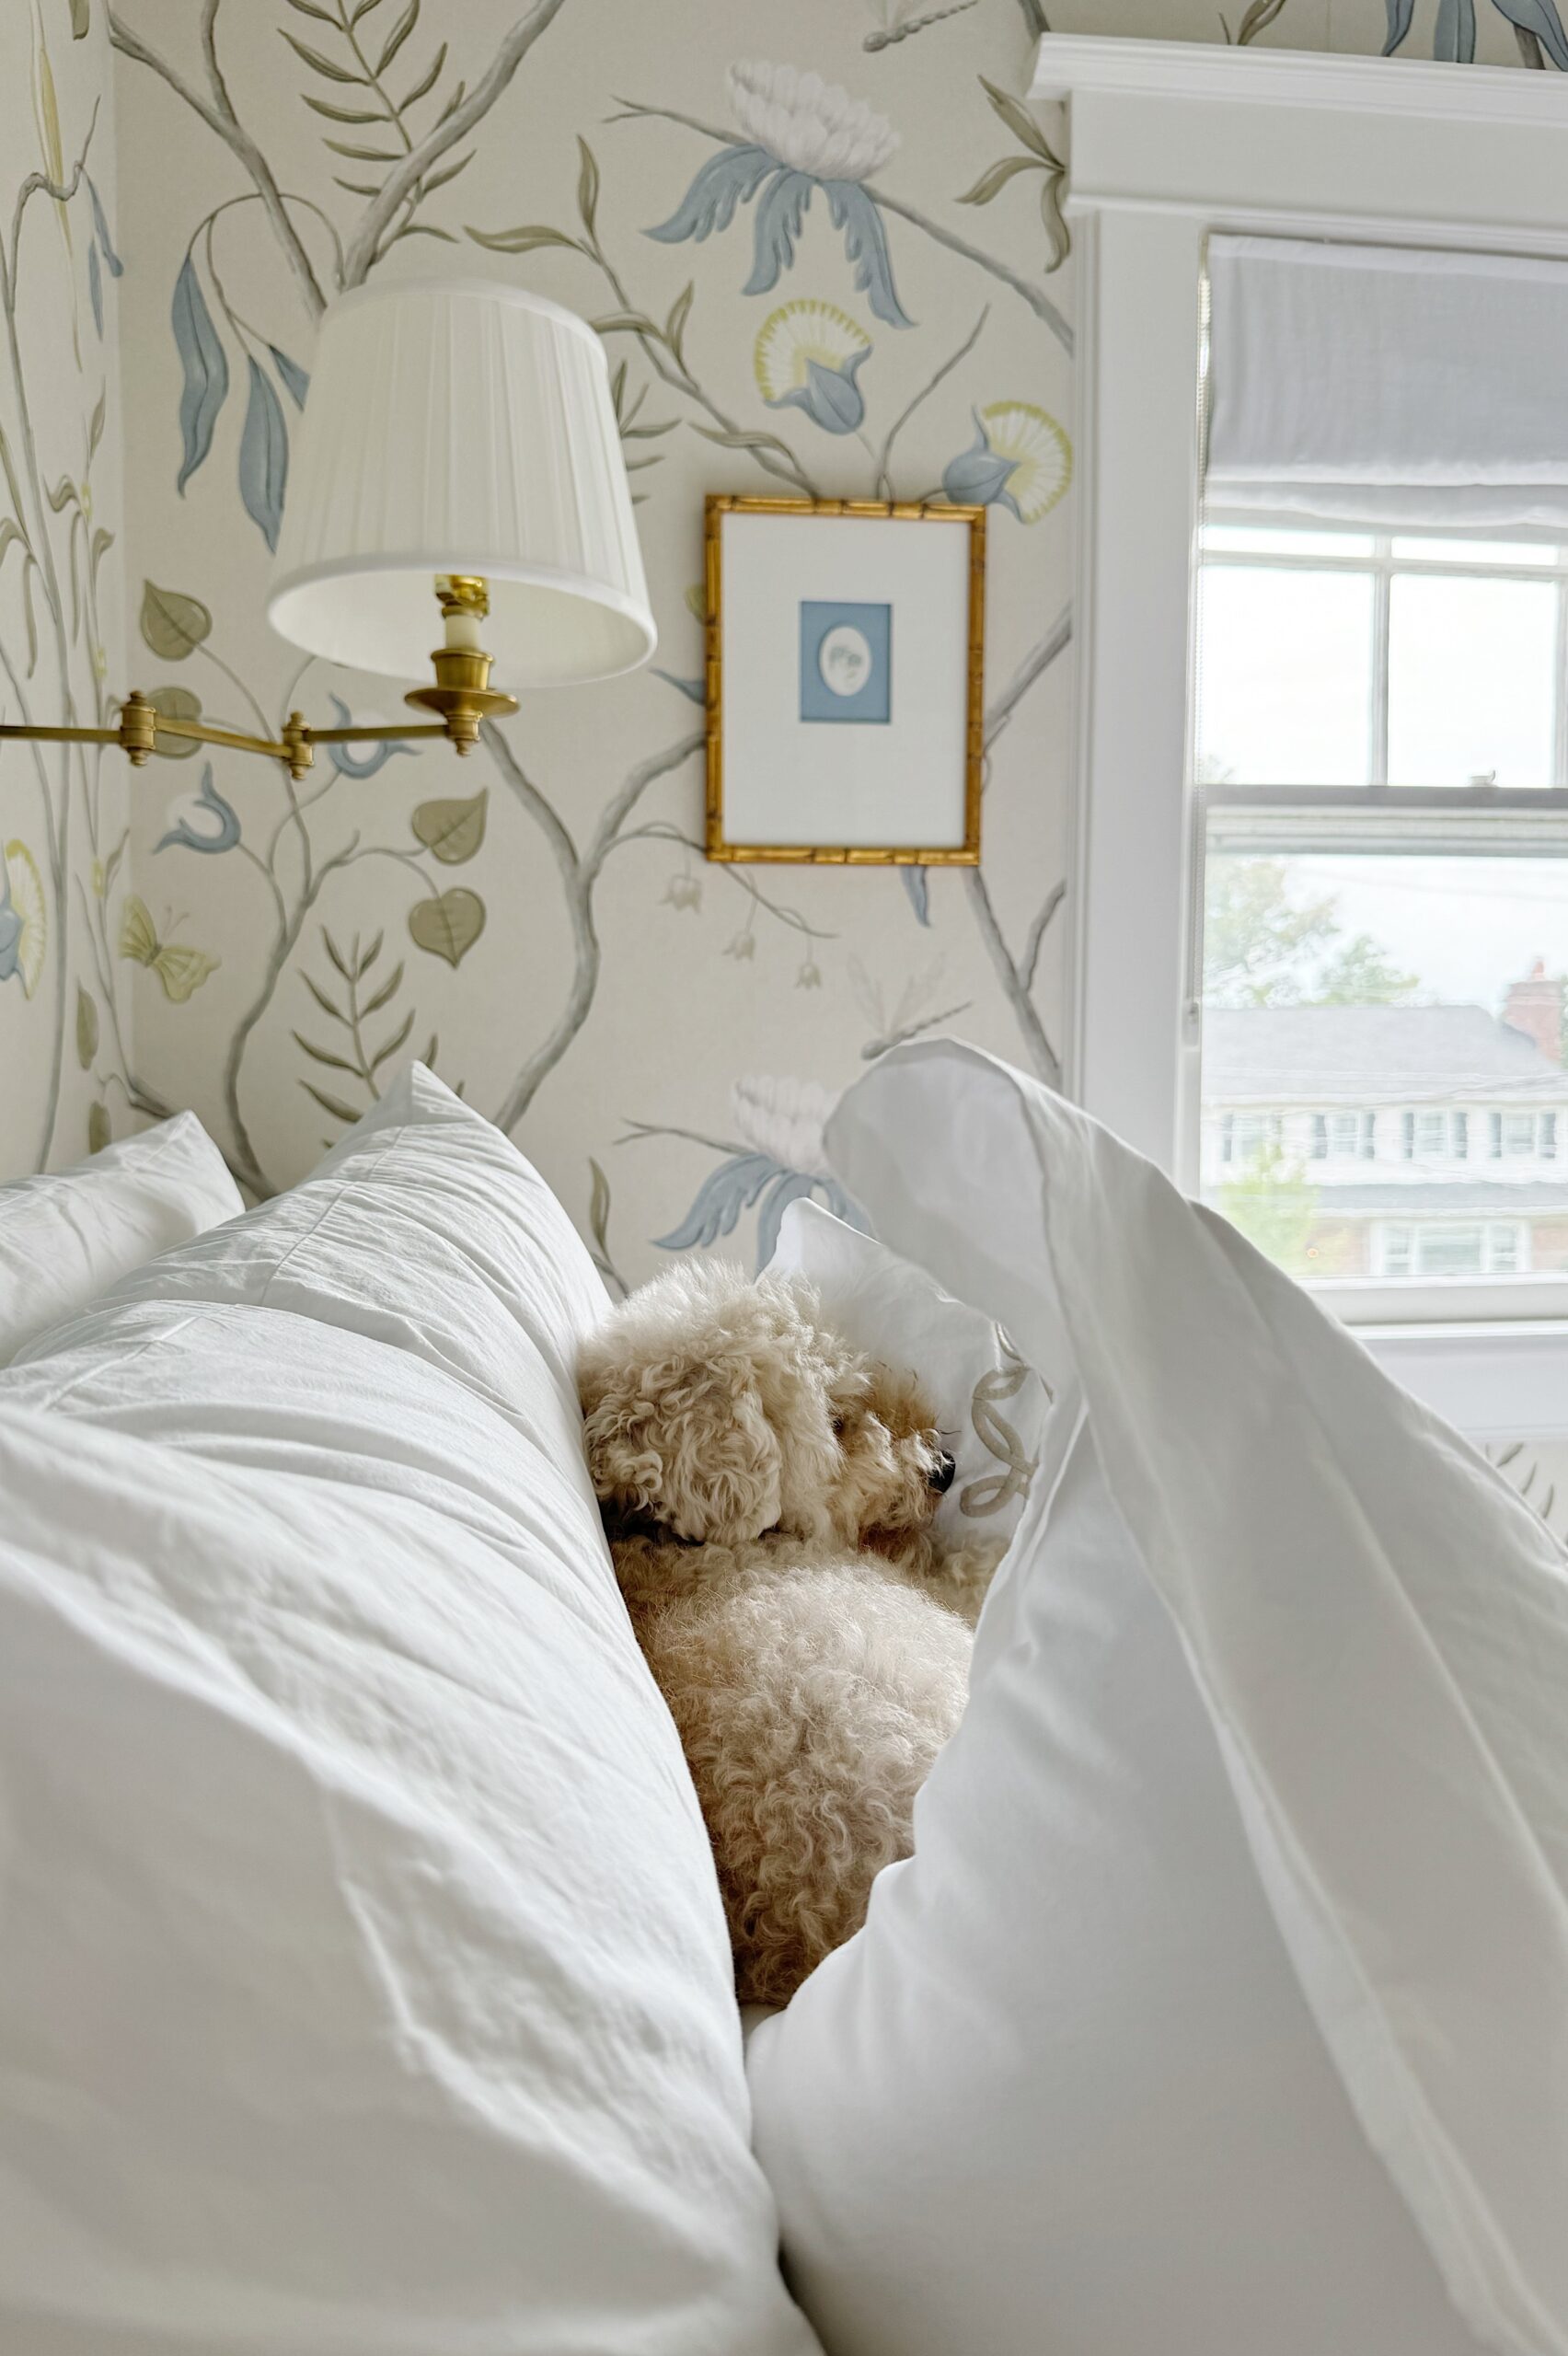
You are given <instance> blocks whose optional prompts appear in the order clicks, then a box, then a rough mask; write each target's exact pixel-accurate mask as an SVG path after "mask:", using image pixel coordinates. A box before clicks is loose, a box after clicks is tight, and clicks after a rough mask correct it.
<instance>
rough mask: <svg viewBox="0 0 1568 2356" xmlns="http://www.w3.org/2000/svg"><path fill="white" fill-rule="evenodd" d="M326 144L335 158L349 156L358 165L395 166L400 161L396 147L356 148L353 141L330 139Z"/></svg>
mask: <svg viewBox="0 0 1568 2356" xmlns="http://www.w3.org/2000/svg"><path fill="white" fill-rule="evenodd" d="M325 144H326V145H327V146H329V147H330V149H331V150H332V153H333V155H334V156H348V157H349V158H350V159H351V161H352V162H353V163H356V164H395V163H397V161H398V150H397V149H396V147H356V146H355V145H354V144H353V142H352V140H351V139H329V140H328V141H326V143H325Z"/></svg>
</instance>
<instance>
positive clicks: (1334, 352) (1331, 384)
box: [1205, 236, 1568, 537]
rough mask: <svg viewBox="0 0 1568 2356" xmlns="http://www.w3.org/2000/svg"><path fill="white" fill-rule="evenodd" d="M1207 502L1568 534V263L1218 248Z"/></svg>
mask: <svg viewBox="0 0 1568 2356" xmlns="http://www.w3.org/2000/svg"><path fill="white" fill-rule="evenodd" d="M1209 293H1210V332H1209V358H1208V381H1207V390H1208V459H1207V472H1206V477H1205V498H1206V500H1207V502H1208V503H1209V505H1210V506H1211V507H1215V508H1224V509H1230V510H1236V509H1240V510H1246V511H1250V512H1257V513H1262V514H1279V515H1286V516H1316V517H1320V518H1322V519H1324V520H1327V521H1332V522H1340V523H1355V524H1363V525H1368V526H1370V527H1372V528H1382V529H1385V530H1394V531H1397V530H1399V529H1401V528H1402V527H1405V526H1411V527H1416V528H1419V527H1421V526H1423V525H1440V526H1441V527H1442V528H1443V529H1444V530H1445V531H1447V532H1454V533H1464V532H1473V533H1477V534H1483V533H1484V534H1493V535H1495V534H1497V533H1499V532H1503V531H1506V532H1509V533H1515V532H1524V533H1525V534H1527V535H1529V536H1538V537H1552V536H1555V535H1556V534H1559V533H1562V534H1568V432H1565V431H1564V427H1563V407H1562V404H1563V386H1564V383H1565V382H1568V263H1565V262H1561V261H1548V260H1529V259H1527V258H1524V257H1522V256H1519V255H1512V254H1485V253H1470V254H1467V253H1452V252H1448V253H1437V252H1432V251H1428V250H1427V249H1425V248H1415V247H1403V246H1370V245H1350V244H1332V243H1330V242H1328V241H1326V240H1321V239H1310V240H1309V239H1306V238H1297V237H1223V236H1216V237H1212V238H1211V239H1210V241H1209Z"/></svg>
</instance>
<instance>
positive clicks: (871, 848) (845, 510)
mask: <svg viewBox="0 0 1568 2356" xmlns="http://www.w3.org/2000/svg"><path fill="white" fill-rule="evenodd" d="M726 515H837V516H856V517H862V518H865V519H866V520H868V521H874V522H881V523H889V522H896V523H919V524H960V525H968V527H969V657H968V674H967V688H966V712H965V726H964V769H963V843H962V844H961V845H957V846H954V845H952V844H949V845H947V846H946V847H944V848H942V849H923V848H920V847H918V846H916V845H910V846H908V847H907V848H905V847H902V846H901V847H900V848H898V849H889V848H885V847H884V846H883V845H882V844H881V843H871V844H820V845H819V844H813V843H731V842H726V841H725V839H724V695H723V687H724V668H723V666H724V646H723V596H724V583H723V556H722V547H721V539H722V525H723V519H724V517H725V516H726ZM703 555H704V565H703V573H704V584H705V585H704V605H705V608H706V619H705V624H704V630H705V641H706V648H707V660H706V664H705V679H706V687H707V707H708V722H707V751H708V818H707V828H706V833H705V837H704V845H703V848H704V849H705V851H706V853H707V855H708V857H709V859H713V860H771V861H776V862H778V863H779V864H781V865H783V864H793V865H796V866H802V865H805V866H813V867H978V865H979V864H980V792H981V779H982V764H983V760H984V754H985V696H986V676H985V674H986V510H985V509H984V508H983V507H939V506H935V505H930V506H927V505H922V504H921V503H920V502H917V501H912V500H882V499H766V498H755V499H754V498H741V497H738V496H732V495H731V494H730V493H729V492H726V491H713V492H710V493H709V497H708V499H707V501H706V502H705V503H704V512H703Z"/></svg>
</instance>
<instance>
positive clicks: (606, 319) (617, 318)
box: [590, 311, 664, 342]
mask: <svg viewBox="0 0 1568 2356" xmlns="http://www.w3.org/2000/svg"><path fill="white" fill-rule="evenodd" d="M590 324H591V325H592V327H593V329H594V334H595V335H651V336H652V337H653V338H654V340H655V341H659V342H662V341H663V333H664V331H663V328H661V326H660V325H659V322H658V320H657V319H651V318H649V317H648V314H647V312H646V311H606V312H605V314H604V315H603V317H602V318H597V319H594V320H593V321H591V322H590Z"/></svg>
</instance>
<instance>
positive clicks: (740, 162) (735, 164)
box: [648, 64, 914, 432]
mask: <svg viewBox="0 0 1568 2356" xmlns="http://www.w3.org/2000/svg"><path fill="white" fill-rule="evenodd" d="M728 81H729V91H730V105H731V108H732V111H733V113H734V116H735V120H736V121H737V122H738V123H739V124H740V126H741V129H742V130H743V131H744V133H746V134H747V136H746V137H745V138H744V140H735V141H732V142H731V143H730V144H727V145H726V146H724V147H723V148H721V151H720V153H719V154H718V155H717V156H709V160H708V162H707V163H706V164H704V165H703V167H702V168H701V169H700V171H699V172H698V175H697V178H696V179H694V180H693V182H692V184H691V186H690V188H689V189H687V191H686V196H685V198H684V199H683V201H682V202H681V203H680V204H679V205H678V206H677V207H676V209H675V211H674V213H673V214H671V216H670V218H669V219H668V220H667V221H664V222H662V223H661V224H660V225H659V226H658V227H657V228H656V229H650V230H649V232H648V235H649V236H650V237H657V238H658V239H659V240H660V242H661V243H662V244H664V245H670V246H674V245H681V244H683V243H684V242H685V241H686V238H688V237H693V238H696V239H697V240H698V242H699V243H700V241H701V240H702V239H703V238H704V237H710V236H711V235H712V233H713V232H714V230H715V229H719V230H723V229H727V228H728V227H729V225H730V224H731V222H732V220H733V219H734V217H735V212H736V208H737V207H738V206H740V205H742V204H749V203H750V202H752V199H753V198H754V197H755V198H756V199H757V206H756V214H755V224H754V235H755V249H754V255H753V260H752V271H751V276H750V277H749V278H748V279H747V281H746V283H745V287H744V292H745V293H746V294H747V295H767V294H769V293H770V292H771V291H772V289H773V288H774V287H775V286H777V285H778V281H779V278H780V276H781V275H782V273H783V272H784V271H787V270H789V269H790V267H791V266H792V264H793V262H794V260H795V244H796V240H797V239H798V238H799V237H800V235H801V228H802V225H804V221H805V216H806V213H807V211H808V209H809V207H810V205H811V201H812V196H813V192H814V191H816V190H818V189H820V190H821V191H822V194H823V198H824V202H825V203H826V205H827V211H828V217H829V219H830V220H831V221H832V223H833V225H834V227H835V228H836V229H838V230H840V231H842V233H843V237H844V249H845V251H846V253H847V255H848V258H849V260H851V261H852V262H853V263H854V264H855V265H856V270H855V283H856V285H857V286H858V287H859V289H860V291H861V292H862V293H863V294H864V295H866V297H867V299H868V300H869V302H870V306H871V308H872V310H873V311H874V312H875V313H876V315H877V317H878V318H879V319H885V320H886V322H887V324H888V326H889V327H894V328H907V327H913V325H914V321H913V320H912V319H911V318H910V317H909V315H908V313H907V312H906V311H905V308H904V306H903V305H902V303H900V301H899V299H898V294H897V290H896V288H895V287H894V283H893V262H892V259H891V257H890V255H889V253H888V248H887V233H886V231H885V229H884V228H883V225H882V214H881V212H880V211H879V209H878V206H877V201H876V198H875V197H874V196H873V195H872V194H871V192H870V190H869V189H868V188H867V187H866V186H865V185H864V183H865V181H866V180H867V179H869V178H870V175H871V174H872V173H873V172H875V171H879V170H880V169H881V167H882V165H883V164H885V163H886V162H887V159H888V157H889V156H891V155H892V154H893V152H894V148H895V147H896V146H897V144H898V136H897V133H895V132H894V130H893V128H892V126H891V125H890V124H889V123H888V122H887V121H886V120H885V119H884V118H883V117H882V115H880V114H873V113H872V112H871V110H870V107H868V106H867V105H866V104H865V103H864V101H863V100H857V99H852V98H850V97H849V95H848V93H847V91H845V90H842V89H840V88H839V87H837V86H836V85H835V84H829V83H824V80H823V78H822V76H821V75H820V74H799V73H797V72H796V70H795V68H794V67H793V66H792V65H765V64H755V65H732V66H731V68H730V72H729V76H728ZM833 430H836V431H839V432H842V431H845V430H847V429H845V428H842V427H839V428H836V429H833Z"/></svg>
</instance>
